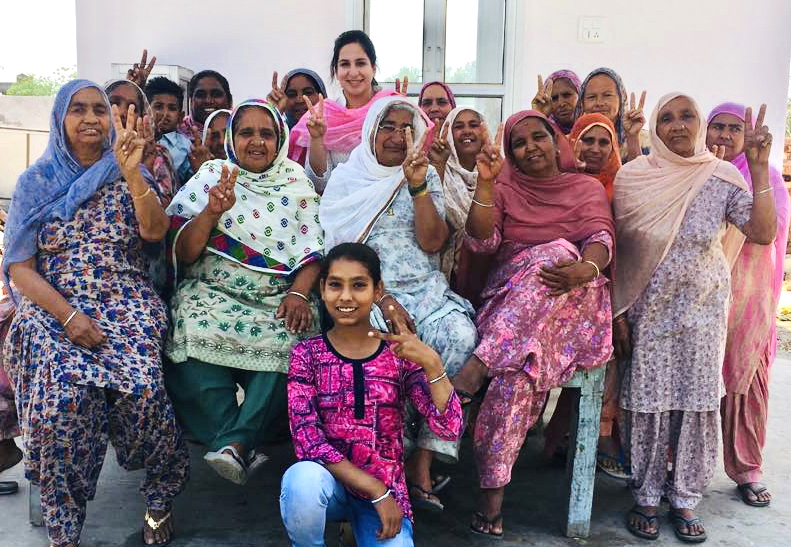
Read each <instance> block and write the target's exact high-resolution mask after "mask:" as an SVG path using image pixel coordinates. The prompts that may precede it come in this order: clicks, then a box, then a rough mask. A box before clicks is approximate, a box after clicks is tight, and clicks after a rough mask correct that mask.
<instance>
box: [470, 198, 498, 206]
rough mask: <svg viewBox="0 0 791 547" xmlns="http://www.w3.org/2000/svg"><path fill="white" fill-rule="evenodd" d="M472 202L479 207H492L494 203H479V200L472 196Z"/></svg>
mask: <svg viewBox="0 0 791 547" xmlns="http://www.w3.org/2000/svg"><path fill="white" fill-rule="evenodd" d="M472 202H473V203H474V204H475V205H479V206H480V207H494V203H481V202H480V201H478V200H477V199H475V198H473V200H472Z"/></svg>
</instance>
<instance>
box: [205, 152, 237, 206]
mask: <svg viewBox="0 0 791 547" xmlns="http://www.w3.org/2000/svg"><path fill="white" fill-rule="evenodd" d="M237 176H239V169H238V168H237V167H234V168H233V171H228V165H226V164H223V166H222V173H221V174H220V182H218V183H217V184H216V185H214V186H213V187H212V188H211V189H210V190H209V202H208V203H207V204H206V207H205V208H204V211H206V212H207V213H208V214H209V215H211V216H213V217H216V218H217V219H219V217H220V216H221V215H222V214H223V213H225V212H226V211H230V209H231V207H233V205H234V203H236V192H235V191H234V185H235V184H236V177H237Z"/></svg>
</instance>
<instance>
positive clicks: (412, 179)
mask: <svg viewBox="0 0 791 547" xmlns="http://www.w3.org/2000/svg"><path fill="white" fill-rule="evenodd" d="M427 137H428V131H425V132H424V133H423V136H422V137H420V140H419V141H418V143H417V144H416V145H415V144H414V142H413V141H412V128H411V127H407V128H406V130H405V134H404V138H405V139H406V158H404V163H403V164H402V165H401V167H403V168H404V176H405V177H406V181H407V184H409V186H411V187H413V188H415V187H417V186H420V185H421V184H423V183H424V182H425V181H426V173H428V156H426V152H425V151H424V150H423V146H425V144H426V138H427Z"/></svg>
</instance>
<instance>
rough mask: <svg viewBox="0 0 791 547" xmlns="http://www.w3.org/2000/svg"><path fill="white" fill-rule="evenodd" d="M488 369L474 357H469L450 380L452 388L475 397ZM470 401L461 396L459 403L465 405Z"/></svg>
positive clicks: (466, 397)
mask: <svg viewBox="0 0 791 547" xmlns="http://www.w3.org/2000/svg"><path fill="white" fill-rule="evenodd" d="M488 370H489V369H488V368H487V367H486V365H484V364H483V362H482V361H481V360H480V359H478V358H477V357H476V356H475V355H473V356H472V357H470V358H469V359H468V360H467V362H466V363H465V364H464V366H463V367H461V370H460V371H459V372H457V373H456V376H454V377H453V378H452V381H453V387H454V388H455V389H456V390H458V391H466V392H467V393H469V394H470V395H475V393H477V392H478V390H479V389H481V387H482V386H483V383H484V382H485V381H486V375H487V373H488ZM470 401H472V398H471V397H468V396H462V397H461V403H462V404H467V403H469V402H470Z"/></svg>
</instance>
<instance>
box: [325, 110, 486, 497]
mask: <svg viewBox="0 0 791 547" xmlns="http://www.w3.org/2000/svg"><path fill="white" fill-rule="evenodd" d="M413 132H414V134H415V136H416V138H417V139H418V142H417V143H416V144H414V143H413V142H412V134H413ZM425 132H426V123H425V121H424V120H423V118H422V116H421V113H420V112H419V111H418V110H417V109H416V108H415V107H414V106H412V105H411V104H410V103H408V102H407V101H406V100H405V99H403V98H401V97H385V98H382V99H379V100H377V101H376V102H375V103H374V104H373V105H372V106H371V108H370V109H369V110H368V115H367V116H366V119H365V124H364V125H363V132H362V133H363V134H362V143H361V144H360V145H359V146H358V147H357V148H355V149H354V151H353V152H352V154H351V155H350V156H349V161H347V162H346V163H344V164H342V165H340V166H338V167H337V168H336V169H335V170H334V171H333V175H332V177H331V178H330V181H329V183H328V184H327V189H326V191H325V193H324V196H323V198H322V201H321V206H320V208H319V218H320V220H321V225H322V226H323V227H324V230H325V232H326V234H327V246H328V247H332V246H334V245H335V244H338V243H343V242H347V241H365V243H367V244H368V245H370V246H371V247H372V248H373V249H374V250H375V251H376V252H377V253H378V254H379V256H380V257H381V258H382V279H383V280H384V284H385V288H386V290H387V291H388V292H387V293H386V294H385V295H384V297H382V298H381V299H380V300H379V301H378V302H377V304H378V307H379V310H376V311H375V312H374V314H373V315H372V317H371V319H372V322H373V324H374V325H375V326H377V327H379V328H380V329H381V330H388V324H391V325H392V321H393V319H392V317H393V315H394V314H395V313H398V311H397V309H396V306H397V304H398V303H400V304H401V305H403V307H404V308H406V311H407V312H408V313H409V315H410V316H411V319H410V321H412V323H413V328H414V329H415V331H416V332H417V335H418V336H419V337H420V339H421V340H422V341H423V342H425V343H426V344H428V345H429V346H431V347H432V348H434V350H436V351H437V353H439V354H440V357H441V358H442V362H443V363H444V365H445V367H446V370H447V373H448V375H449V376H452V375H453V374H454V373H455V372H456V371H457V370H458V369H459V368H460V367H461V365H462V364H463V363H464V362H465V360H466V359H467V358H468V357H469V355H470V353H471V352H472V349H473V348H474V347H475V342H476V332H475V325H474V324H473V322H472V320H471V319H470V316H471V314H472V307H471V306H470V304H469V302H467V301H466V300H464V299H463V298H461V297H460V296H458V295H457V294H455V293H453V292H452V291H451V290H450V288H449V286H448V282H447V280H446V279H445V276H444V275H442V272H441V271H440V264H439V251H440V250H441V249H442V247H443V245H444V244H445V242H446V240H447V238H448V228H447V224H446V223H445V219H444V217H445V207H444V200H443V192H442V184H441V182H440V180H439V176H438V175H437V172H436V171H435V170H434V168H433V167H431V166H430V165H429V164H428V158H427V157H426V155H425V152H423V143H424V140H423V139H424V138H425ZM413 144H414V146H413ZM380 310H382V311H384V314H383V313H382V312H381V311H380ZM420 423H421V426H420V432H419V433H418V435H417V443H416V444H417V449H416V450H415V452H414V453H413V454H412V456H411V457H410V458H409V461H408V462H407V466H406V467H407V468H406V472H407V477H408V479H409V481H410V482H411V483H412V484H411V487H410V494H411V496H412V499H413V504H414V505H415V506H417V507H420V508H425V509H433V510H442V508H443V506H442V504H441V503H440V501H439V500H438V499H437V498H436V496H435V495H434V494H433V493H432V491H433V490H435V488H436V486H438V485H439V483H437V484H433V483H432V479H431V476H430V466H431V461H432V459H433V458H434V457H435V456H436V457H438V458H440V459H442V460H444V461H446V462H450V463H455V462H456V461H458V450H459V443H458V441H443V440H441V439H439V438H438V437H437V436H436V435H435V434H433V433H432V432H431V431H430V430H429V428H428V427H427V426H426V425H425V422H424V421H421V422H420ZM435 482H436V481H435ZM441 482H446V481H441Z"/></svg>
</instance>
